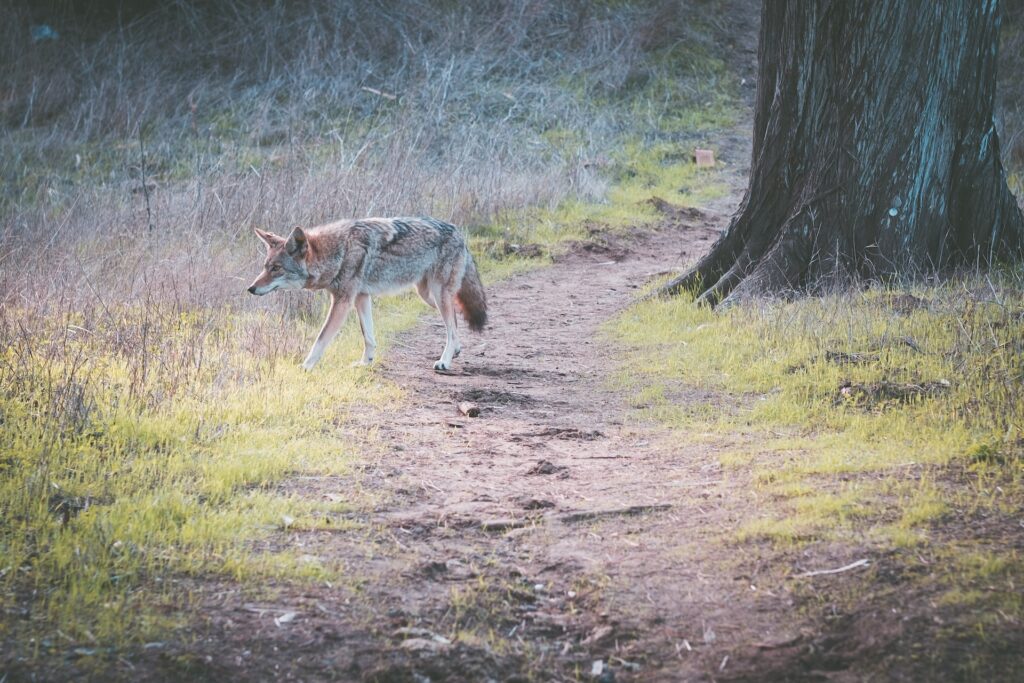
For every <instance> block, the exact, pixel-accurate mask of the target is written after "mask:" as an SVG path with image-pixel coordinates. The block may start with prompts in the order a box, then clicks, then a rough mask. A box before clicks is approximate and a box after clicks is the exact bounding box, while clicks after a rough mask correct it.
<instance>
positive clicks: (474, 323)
mask: <svg viewBox="0 0 1024 683" xmlns="http://www.w3.org/2000/svg"><path fill="white" fill-rule="evenodd" d="M256 236H257V237H259V238H260V239H261V240H262V241H263V243H264V244H265V245H266V247H267V258H266V260H265V261H264V263H263V272H262V273H260V275H259V277H257V278H256V280H255V281H254V282H253V283H252V285H251V286H250V287H249V289H248V291H249V293H250V294H256V295H258V296H262V295H264V294H269V293H270V292H273V291H274V290H277V289H326V290H327V291H328V292H329V293H330V295H331V310H330V312H329V313H328V314H327V320H325V321H324V325H323V328H322V329H321V330H320V334H319V336H317V339H316V342H315V343H314V344H313V348H311V349H310V350H309V354H308V355H307V356H306V360H305V361H303V363H302V367H304V368H306V369H307V370H309V369H312V367H313V366H314V365H316V363H317V361H318V360H320V357H321V356H322V355H323V353H324V349H326V348H327V345H328V344H330V343H331V340H332V339H334V337H335V336H337V334H338V331H339V330H340V329H341V326H342V324H343V323H344V322H345V318H346V317H347V316H348V312H349V310H350V309H352V308H355V309H356V314H357V315H358V316H359V327H360V329H362V332H363V357H362V360H360V361H359V364H363V365H367V364H369V363H372V362H373V356H374V352H375V350H376V348H377V342H376V340H375V339H374V335H373V317H372V310H371V302H370V296H371V295H373V294H387V293H391V292H395V291H397V290H401V289H404V288H406V287H412V286H415V287H416V290H417V291H418V292H419V295H420V297H421V298H422V299H423V300H424V301H425V302H426V303H427V304H429V305H430V306H433V307H434V308H435V309H437V311H438V312H439V313H440V314H441V319H442V320H443V321H444V326H445V332H446V338H445V345H444V351H442V352H441V357H440V358H439V359H438V360H437V362H436V363H434V369H435V370H447V369H449V368H450V367H451V364H452V359H453V358H455V356H458V355H459V351H460V350H461V344H460V343H459V336H458V330H457V329H456V321H455V309H456V307H457V308H459V309H460V310H461V311H462V315H463V317H464V318H465V319H466V322H467V324H468V325H469V328H470V329H471V330H474V331H480V330H482V329H483V327H484V324H485V323H486V322H487V297H486V296H485V294H484V288H483V285H482V284H481V283H480V276H479V274H478V273H477V270H476V264H475V263H474V262H473V256H472V255H471V254H470V253H469V249H468V248H467V247H466V243H465V241H464V240H463V239H462V236H461V235H460V234H459V231H458V230H457V229H456V228H455V227H454V226H452V225H449V224H448V223H445V222H444V221H439V220H437V219H435V218H365V219H361V220H343V221H337V222H335V223H329V224H327V225H321V226H319V227H316V228H311V229H309V230H305V229H303V228H301V227H297V228H294V229H293V230H292V231H291V233H290V234H289V235H288V236H287V237H281V236H280V235H275V234H273V233H270V232H264V231H263V230H256Z"/></svg>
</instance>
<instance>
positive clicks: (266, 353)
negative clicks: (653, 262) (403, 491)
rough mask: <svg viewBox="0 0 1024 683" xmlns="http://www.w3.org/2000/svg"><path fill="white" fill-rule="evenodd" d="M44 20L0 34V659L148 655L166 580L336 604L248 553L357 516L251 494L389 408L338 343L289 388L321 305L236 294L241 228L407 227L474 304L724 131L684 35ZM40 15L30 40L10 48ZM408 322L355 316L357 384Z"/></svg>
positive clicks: (416, 9) (320, 13)
mask: <svg viewBox="0 0 1024 683" xmlns="http://www.w3.org/2000/svg"><path fill="white" fill-rule="evenodd" d="M155 5H156V4H155ZM69 7H70V5H68V4H64V3H55V4H54V5H52V6H51V9H50V10H46V9H45V7H42V6H36V7H35V8H34V9H32V8H27V7H25V6H20V9H19V8H18V7H16V8H14V10H13V11H12V16H11V17H9V21H7V22H5V23H4V24H3V26H2V27H0V37H2V40H0V61H2V62H3V63H4V64H5V65H9V66H10V68H7V69H4V70H3V71H2V73H0V92H2V93H3V96H2V98H0V119H2V121H3V123H4V129H3V135H2V136H0V171H2V174H3V177H4V180H5V182H4V183H3V186H2V188H0V245H2V246H0V306H2V308H0V349H2V351H0V435H2V439H0V444H2V445H0V518H2V520H3V521H2V522H0V606H2V609H3V615H4V616H3V618H0V642H3V643H4V649H7V646H8V645H9V646H10V647H11V648H12V650H11V651H15V650H16V651H17V656H18V657H30V658H31V657H38V656H46V655H48V654H50V653H53V652H63V651H65V650H67V649H69V648H74V647H76V646H77V647H83V648H86V649H94V648H97V647H101V648H102V647H107V646H110V645H117V644H120V643H126V642H135V643H138V642H145V640H147V639H150V638H156V637H158V635H159V634H160V633H161V632H162V631H164V630H165V629H166V628H168V627H170V626H173V625H174V622H175V621H176V620H177V619H180V618H183V617H184V615H186V614H187V605H186V606H185V609H184V610H182V608H181V607H180V604H181V601H182V600H183V599H184V597H185V596H183V595H182V594H181V592H180V590H179V589H177V588H176V585H177V584H176V582H175V580H174V577H175V576H180V575H181V574H205V573H208V572H214V573H222V574H224V573H226V574H229V575H231V576H235V577H238V578H241V579H248V578H261V577H266V576H279V577H284V578H287V579H291V580H317V579H325V578H333V579H337V578H338V577H337V576H335V573H336V570H337V568H335V567H331V566H322V565H310V564H308V563H304V562H302V561H301V558H299V557H295V556H292V555H291V554H289V553H288V552H278V553H260V554H257V553H255V552H254V551H253V548H254V547H256V544H258V542H259V540H260V539H261V538H263V537H265V536H266V535H267V534H269V533H272V532H273V531H274V530H275V529H278V528H280V526H281V525H282V524H289V522H287V521H284V520H291V522H290V523H291V524H295V525H306V524H323V523H330V524H343V523H345V520H344V519H343V518H342V515H343V513H344V512H345V510H346V509H347V508H348V507H349V506H351V505H353V504H355V502H354V501H355V497H356V496H357V492H353V493H352V495H353V500H347V501H342V502H320V503H316V504H313V503H310V502H309V501H302V500H299V499H296V498H293V497H290V496H288V495H286V494H283V493H281V491H280V489H279V487H278V486H277V483H278V482H280V481H282V480H283V479H284V478H286V477H288V476H291V475H295V474H308V475H316V474H324V473H330V474H338V475H343V474H344V473H345V472H347V470H348V467H349V464H350V462H351V460H352V457H353V454H352V444H351V439H350V438H347V437H346V436H345V435H344V430H345V424H346V418H345V415H346V412H347V411H348V410H349V408H350V407H351V406H352V405H354V404H356V403H360V404H362V403H381V402H385V401H395V400H398V399H399V398H400V395H401V393H400V391H399V390H398V388H397V387H394V386H391V385H389V384H387V383H386V382H383V381H382V380H381V379H380V378H379V377H377V376H376V375H375V374H374V373H373V372H372V371H356V370H348V369H347V368H346V367H345V366H346V365H347V363H348V362H349V361H351V360H353V359H354V357H355V354H357V353H358V342H357V341H356V339H355V335H354V330H353V329H352V328H353V326H351V325H350V327H349V329H348V330H347V331H346V334H345V335H343V338H341V339H339V341H338V342H336V344H335V346H334V347H333V348H332V349H331V352H330V353H329V354H328V356H327V357H326V358H325V363H324V365H323V367H322V368H319V369H318V372H317V373H314V374H313V375H311V376H306V375H300V373H299V371H298V370H297V367H296V365H297V362H298V360H299V359H300V358H301V353H302V352H303V351H304V349H305V346H306V345H307V344H308V342H309V340H310V339H311V338H312V336H313V334H314V333H315V328H316V325H317V323H318V322H319V318H320V316H321V315H322V311H321V306H322V303H323V302H322V301H320V300H318V299H314V298H312V297H310V296H277V297H270V298H266V299H259V300H257V299H256V298H255V297H250V296H248V295H245V294H243V288H244V286H245V285H246V284H247V283H248V280H249V279H250V278H251V277H252V276H253V275H254V272H255V269H256V267H257V265H258V263H259V261H260V259H261V248H260V247H259V245H258V243H257V241H256V240H255V239H254V238H252V236H251V231H252V228H254V227H257V226H258V227H261V228H266V229H271V230H278V231H283V230H285V229H287V228H288V227H289V226H291V225H294V224H304V225H309V224H316V223H318V222H321V221H324V220H328V219H333V218H337V217H339V216H351V215H372V214H376V215H389V214H390V215H396V214H424V213H427V214H433V215H436V216H438V217H441V218H444V219H446V220H450V221H452V222H455V223H457V224H460V225H463V226H465V227H466V228H467V229H468V231H469V234H470V237H471V243H472V246H473V248H474V250H475V251H476V252H477V254H478V258H479V260H480V262H481V266H482V268H483V270H484V277H485V280H488V281H493V279H494V278H497V277H500V276H502V275H505V274H507V273H510V272H514V271H516V270H518V269H522V268H528V267H536V265H537V264H538V263H541V262H542V261H529V260H526V259H522V258H519V257H517V256H515V255H514V254H513V255H511V256H510V255H508V254H506V253H505V251H506V250H505V249H503V245H504V244H506V243H508V242H517V243H528V242H540V243H542V244H544V245H546V246H551V245H553V244H555V243H557V242H558V241H560V240H562V239H565V238H566V237H568V236H571V235H573V234H576V233H578V232H579V231H580V227H579V225H578V224H579V223H580V222H581V221H582V219H583V218H584V217H594V216H598V217H602V218H607V219H608V220H609V222H614V223H616V224H619V225H621V224H623V220H622V217H623V216H625V215H627V214H628V211H629V208H628V207H625V206H624V205H623V202H631V201H633V199H630V198H631V197H633V194H635V191H634V190H635V188H633V190H630V191H628V192H626V193H625V194H624V195H622V196H619V195H615V194H614V193H613V194H612V195H609V194H608V190H609V189H610V188H614V187H616V186H617V185H616V184H617V182H618V181H619V180H620V179H621V177H622V176H623V173H624V172H625V171H624V169H625V170H626V171H628V169H629V167H630V166H631V165H637V164H639V165H641V166H643V167H644V168H645V169H646V170H645V174H646V176H645V177H647V176H650V174H651V172H652V168H651V163H652V162H651V161H650V159H658V160H660V159H661V157H662V156H663V155H662V152H658V153H657V154H656V155H653V156H652V155H651V154H649V153H648V152H649V150H650V149H651V148H652V145H654V144H655V143H657V144H660V145H661V146H662V147H664V146H665V144H666V143H669V142H672V141H674V142H675V143H676V144H687V145H692V143H693V141H695V140H697V139H700V138H701V137H703V136H707V135H709V134H710V131H712V130H713V129H715V128H716V127H718V126H721V125H723V124H725V123H729V122H730V121H732V120H733V119H734V118H735V108H734V106H733V105H731V104H730V102H731V97H732V94H733V93H732V90H731V87H732V86H731V85H730V83H731V81H730V78H729V76H728V73H727V71H726V69H725V67H724V64H723V62H721V61H719V60H718V59H715V58H714V57H712V56H711V50H710V45H711V44H712V42H713V40H712V38H711V35H710V34H709V33H708V30H707V29H706V26H705V24H704V23H703V18H704V16H703V15H701V14H698V13H697V12H696V11H694V10H692V9H690V8H689V7H688V6H686V5H684V6H683V7H681V8H680V7H678V6H676V5H675V4H672V5H671V6H670V5H668V4H665V5H658V4H649V3H638V4H618V3H611V4H607V5H591V4H589V3H571V2H557V3H533V2H527V1H526V0H516V1H513V2H505V3H498V2H493V3H485V4H484V5H483V6H481V5H479V4H477V5H474V6H473V7H472V8H470V7H464V6H460V5H457V4H455V5H453V4H451V3H444V2H415V3H402V4H401V5H394V6H388V5H381V4H367V3H356V2H319V1H314V0H310V1H307V2H300V3H299V2H297V3H290V2H289V3H260V2H244V1H242V0H224V1H222V2H219V3H215V4H214V3H211V4H207V5H199V4H190V3H170V4H166V5H165V4H163V3H160V4H158V5H157V8H156V9H153V10H152V11H150V12H145V13H142V14H140V15H138V16H135V17H131V16H129V17H123V18H122V20H121V21H118V20H117V17H116V16H105V15H103V14H102V11H101V10H96V11H94V12H93V13H92V14H89V10H82V12H84V13H80V14H75V13H74V10H72V9H69ZM47 12H50V13H51V14H50V15H48V14H47ZM40 14H42V16H43V17H44V19H43V20H46V21H48V22H49V23H52V24H53V25H54V27H55V28H56V29H57V30H58V31H59V32H60V34H61V37H60V39H59V40H57V41H54V42H40V43H32V42H31V41H30V40H29V33H28V30H27V29H28V25H29V23H30V18H34V19H35V20H37V21H38V20H39V17H40ZM482 16H488V17H490V19H489V20H488V21H486V22H482V21H481V19H480V17H482ZM626 143H628V145H626ZM623 150H625V152H623ZM654 163H655V165H658V164H660V163H661V162H660V161H657V162H654ZM676 165H677V166H678V163H676ZM670 166H671V164H669V166H667V167H666V168H669V167H670ZM673 169H674V167H672V168H670V169H669V170H673ZM679 172H680V171H679V169H674V170H673V173H679ZM620 194H622V193H621V192H620ZM634 199H635V198H634ZM612 219H614V220H612ZM420 311H421V309H420V308H419V304H418V303H417V302H415V301H412V300H410V299H398V300H391V301H390V302H389V301H385V302H382V305H380V306H377V307H376V317H377V318H378V325H379V327H380V328H381V336H382V342H383V346H384V347H385V348H384V350H383V353H386V352H387V351H386V345H387V343H388V342H387V340H388V338H389V336H390V335H391V333H393V332H394V331H395V330H398V329H401V328H402V327H405V326H408V325H410V324H412V322H413V321H414V320H415V319H416V317H417V315H418V314H419V312H420ZM347 578H348V579H349V580H351V581H358V580H359V577H347ZM176 605H177V606H178V607H175V606H176ZM157 613H163V614H164V615H165V616H163V617H159V618H158V617H156V616H155V615H156V614H157Z"/></svg>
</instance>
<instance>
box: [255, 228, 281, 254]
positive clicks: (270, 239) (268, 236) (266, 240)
mask: <svg viewBox="0 0 1024 683" xmlns="http://www.w3.org/2000/svg"><path fill="white" fill-rule="evenodd" d="M253 230H254V231H255V233H256V236H257V237H259V238H260V241H261V242H263V244H265V245H267V248H268V249H269V248H270V247H276V246H279V245H280V244H281V242H283V241H284V240H283V239H282V238H281V237H279V236H278V235H275V234H274V233H272V232H267V231H265V230H260V229H259V228H253Z"/></svg>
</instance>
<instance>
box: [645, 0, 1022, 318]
mask: <svg viewBox="0 0 1024 683" xmlns="http://www.w3.org/2000/svg"><path fill="white" fill-rule="evenodd" d="M999 23H1000V21H999V9H998V2H997V0H943V1H942V2H934V1H933V0H866V1H864V2H851V1H848V0H765V2H764V6H763V10H762V22H761V36H760V50H759V55H758V57H759V73H758V84H757V100H756V103H755V112H754V144H753V158H752V161H751V177H750V184H749V187H748V189H747V193H746V195H745V197H744V199H743V202H742V204H741V205H740V208H739V210H738V212H737V213H736V215H735V216H734V217H733V220H732V223H731V224H730V226H729V229H728V230H727V231H726V233H725V234H724V236H723V237H722V238H721V239H720V240H719V241H718V242H717V243H716V244H715V246H714V247H712V249H711V251H710V253H708V254H707V255H706V256H705V257H704V258H703V259H701V260H700V261H699V262H698V264H697V265H696V266H695V267H694V268H693V270H691V271H690V272H688V273H686V274H685V275H683V276H681V277H679V278H676V279H675V280H673V281H672V282H670V283H669V284H668V285H666V286H665V287H664V288H663V290H662V291H663V292H664V293H677V292H680V291H682V290H693V291H696V292H697V293H698V294H699V295H700V300H701V301H703V302H707V303H711V304H716V303H718V302H720V301H722V300H723V299H727V298H728V299H729V300H735V299H739V298H744V297H746V296H749V295H754V294H778V293H785V292H789V291H795V290H808V289H809V290H815V289H820V288H824V287H828V286H831V285H836V284H844V283H848V282H849V281H850V280H852V279H864V278H868V279H876V278H884V277H889V276H895V275H918V274H922V273H933V272H939V271H944V270H948V269H950V268H956V267H961V266H975V265H980V266H987V265H990V264H992V263H993V262H995V261H998V260H1002V259H1009V258H1016V257H1019V256H1020V255H1021V251H1022V246H1024V219H1022V216H1021V212H1020V209H1019V207H1018V206H1017V203H1016V201H1015V199H1014V198H1013V196H1012V194H1011V193H1010V191H1009V189H1008V187H1007V185H1006V178H1005V174H1004V172H1003V168H1002V164H1001V162H1000V158H999V141H998V139H997V136H996V131H995V126H994V125H993V121H992V110H993V103H994V98H995V68H996V51H997V46H998V38H999Z"/></svg>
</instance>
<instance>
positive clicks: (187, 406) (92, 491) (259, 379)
mask: <svg viewBox="0 0 1024 683" xmlns="http://www.w3.org/2000/svg"><path fill="white" fill-rule="evenodd" d="M415 306H416V303H415V302H413V301H412V300H411V299H408V298H405V299H399V300H397V301H395V302H392V303H386V304H384V305H382V306H380V307H379V309H378V313H377V317H378V320H379V324H380V327H381V330H382V338H383V346H384V347H385V349H386V346H387V339H388V337H389V336H390V333H391V332H392V331H394V330H396V329H399V328H401V327H404V326H407V325H409V324H411V322H412V321H413V320H414V319H415V317H416V316H417V315H418V310H417V309H416V308H415ZM18 315H19V312H18V311H7V312H6V313H5V318H6V320H5V322H6V323H7V324H9V325H26V324H33V323H35V324H36V325H37V326H36V327H34V328H31V331H29V328H25V333H24V334H23V335H21V336H20V337H18V336H16V335H14V334H8V335H5V336H6V337H7V338H9V339H16V340H17V341H16V343H13V344H11V346H9V347H8V348H7V349H5V351H4V353H3V357H2V365H0V386H2V393H0V419H2V431H3V439H2V446H0V506H2V508H3V519H4V522H3V524H2V526H0V572H2V576H3V578H2V580H0V585H2V588H3V593H2V597H3V602H4V604H5V608H8V609H11V610H14V609H15V607H16V606H18V607H19V608H21V609H28V610H29V614H30V615H31V616H30V619H29V620H28V621H27V622H23V623H22V624H21V625H20V626H18V628H25V629H27V631H28V632H30V633H31V632H32V631H33V630H34V628H35V627H39V628H41V629H43V630H45V629H46V627H50V628H52V626H53V625H54V624H59V625H60V629H61V630H62V632H63V633H64V634H66V635H67V636H68V637H70V638H71V639H73V640H75V641H96V642H117V641H120V640H122V639H127V640H132V641H138V640H144V639H146V638H148V637H150V636H152V635H153V629H154V628H156V627H158V626H160V624H159V623H157V622H155V621H154V620H153V618H152V616H151V614H149V613H148V612H147V610H145V609H144V607H145V606H146V605H147V604H151V603H153V602H154V601H155V602H159V601H160V598H161V595H162V594H163V593H164V592H166V591H168V590H170V588H169V586H168V584H166V583H163V584H162V583H161V581H163V580H166V579H167V578H169V577H172V576H174V575H175V574H178V573H188V574H203V573H207V572H216V573H221V574H225V575H228V576H233V577H235V578H239V579H244V578H247V577H264V576H268V575H275V576H283V575H287V576H291V577H300V578H301V577H305V578H322V577H329V576H330V575H331V574H332V572H333V571H334V569H335V568H334V567H333V566H331V565H330V564H329V563H326V564H322V563H311V562H306V561H303V560H300V559H299V558H297V557H293V556H291V555H289V554H288V553H287V552H285V553H280V554H276V555H273V554H267V553H256V552H254V550H253V548H254V546H253V545H252V544H253V542H254V541H256V540H258V539H260V538H261V537H264V536H266V535H268V534H269V533H271V532H274V531H277V530H281V529H282V528H288V527H294V528H309V527H312V526H318V525H324V524H342V525H344V524H346V523H347V522H346V521H345V520H344V519H342V518H340V517H338V515H339V514H340V513H344V512H345V511H346V510H347V503H345V502H342V503H335V502H331V501H329V500H326V499H325V500H324V501H316V500H310V499H307V498H299V497H295V496H292V495H289V494H287V493H285V492H283V491H282V490H280V489H278V488H277V484H279V483H280V482H281V481H282V480H284V479H285V478H287V477H289V476H292V475H296V474H305V475H310V474H324V475H326V474H336V475H340V474H344V473H346V471H347V468H348V467H349V465H350V463H351V462H352V460H353V457H354V456H355V454H354V453H353V450H352V449H353V445H352V443H351V440H350V439H345V438H343V437H342V436H341V434H340V428H341V427H342V426H343V424H344V420H345V415H346V413H347V411H348V410H349V409H350V408H351V407H352V406H353V405H355V404H358V405H366V404H370V405H383V404H385V403H387V402H393V401H397V400H399V399H400V396H401V392H400V390H399V389H398V388H397V387H395V386H394V385H392V384H390V383H388V382H384V381H381V380H380V378H379V377H377V376H375V375H374V373H373V372H372V371H369V370H366V369H354V368H350V367H348V364H349V363H350V362H351V361H352V360H355V359H356V358H357V357H358V353H359V343H358V341H357V339H356V338H355V337H356V334H354V330H353V329H352V328H351V327H350V328H349V329H348V330H347V332H346V334H345V335H344V337H345V338H344V339H342V340H339V342H338V344H337V346H336V347H335V348H334V349H332V353H331V354H329V355H328V356H327V357H326V358H325V360H324V361H323V366H322V367H321V368H319V371H318V372H316V373H304V372H302V371H301V370H300V369H299V368H298V366H297V362H296V359H297V358H299V355H298V354H297V353H295V351H296V350H297V349H296V347H297V346H298V345H299V344H301V342H302V341H303V340H308V339H310V338H311V337H312V336H313V335H314V334H315V325H316V323H317V322H318V321H317V320H316V318H315V317H313V316H310V315H306V316H302V317H296V316H292V318H291V319H288V318H286V317H275V316H272V315H263V314H256V313H243V312H238V311H231V310H221V311H197V310H192V311H182V310H179V309H174V308H173V306H172V305H170V304H150V305H149V306H147V307H146V308H142V307H139V308H135V309H125V310H119V311H115V312H110V313H109V315H108V317H106V318H101V317H99V315H98V314H97V317H94V318H92V319H90V320H86V319H81V316H79V317H77V319H75V322H71V320H70V319H58V320H53V321H52V323H41V322H39V321H38V320H33V319H30V317H27V318H26V319H23V320H19V319H18ZM69 318H72V316H69ZM7 332H8V333H10V330H7ZM286 335H287V336H290V337H294V340H292V339H286V338H285V336H286ZM278 338H280V340H281V343H282V344H283V345H284V348H283V349H282V350H279V351H278V352H276V353H273V352H271V353H267V350H268V348H271V347H272V346H273V345H274V344H275V343H277V340H278ZM147 364H149V366H150V367H149V368H147V367H146V365H147ZM14 627H15V624H14V623H12V622H10V621H7V620H4V621H3V622H0V628H4V629H10V628H14ZM5 635H10V634H5Z"/></svg>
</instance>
